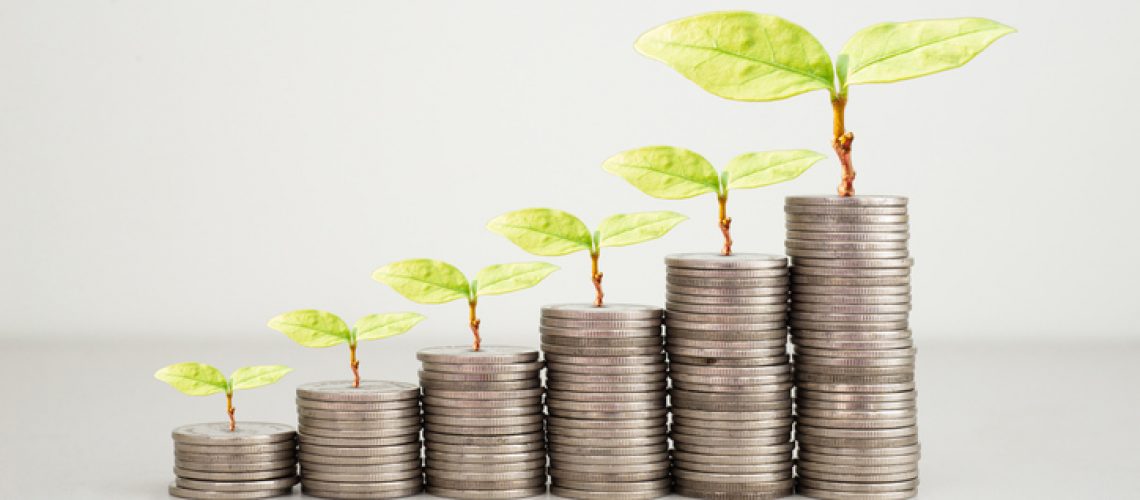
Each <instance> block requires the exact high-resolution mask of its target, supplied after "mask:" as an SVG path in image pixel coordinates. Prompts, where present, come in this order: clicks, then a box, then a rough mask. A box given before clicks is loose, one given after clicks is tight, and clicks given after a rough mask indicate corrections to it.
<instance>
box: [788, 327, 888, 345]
mask: <svg viewBox="0 0 1140 500" xmlns="http://www.w3.org/2000/svg"><path fill="white" fill-rule="evenodd" d="M791 338H792V341H793V342H795V341H796V340H812V341H817V342H818V341H837V342H881V341H887V340H907V339H910V338H911V332H910V330H896V331H890V332H819V331H813V330H792V336H791Z"/></svg>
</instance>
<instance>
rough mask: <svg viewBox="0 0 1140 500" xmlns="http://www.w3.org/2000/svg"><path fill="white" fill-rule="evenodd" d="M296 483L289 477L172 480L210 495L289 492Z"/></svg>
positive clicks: (181, 485) (182, 486) (296, 479)
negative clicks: (243, 479)
mask: <svg viewBox="0 0 1140 500" xmlns="http://www.w3.org/2000/svg"><path fill="white" fill-rule="evenodd" d="M297 482H298V478H297V476H291V477H286V478H281V479H266V480H262V481H237V482H230V481H201V480H198V479H187V478H184V477H179V478H175V479H174V484H175V485H177V486H178V487H179V488H185V489H188V490H198V491H205V492H210V493H229V492H266V491H278V490H290V489H292V488H293V486H294V485H296V484H297Z"/></svg>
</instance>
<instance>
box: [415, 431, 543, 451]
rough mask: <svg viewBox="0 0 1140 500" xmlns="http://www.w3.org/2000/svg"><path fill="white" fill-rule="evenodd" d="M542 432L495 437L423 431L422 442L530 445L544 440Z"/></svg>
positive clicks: (469, 444) (431, 443)
mask: <svg viewBox="0 0 1140 500" xmlns="http://www.w3.org/2000/svg"><path fill="white" fill-rule="evenodd" d="M544 437H545V436H544V435H543V433H542V431H537V432H531V433H520V434H507V435H495V436H464V435H462V434H441V433H438V432H432V431H424V441H425V442H426V443H427V444H428V446H434V445H435V444H449V445H463V446H475V447H481V446H513V445H519V444H528V445H529V444H531V443H534V442H536V441H539V442H541V441H542V440H543V439H544Z"/></svg>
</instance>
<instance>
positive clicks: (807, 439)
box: [796, 434, 918, 451]
mask: <svg viewBox="0 0 1140 500" xmlns="http://www.w3.org/2000/svg"><path fill="white" fill-rule="evenodd" d="M796 442H797V443H799V445H800V449H802V450H807V451H815V450H816V448H814V447H815V446H821V447H830V448H866V449H880V448H898V447H903V446H913V445H917V444H918V436H906V437H898V438H883V439H848V438H829V437H819V436H813V435H808V434H802V435H800V434H797V435H796Z"/></svg>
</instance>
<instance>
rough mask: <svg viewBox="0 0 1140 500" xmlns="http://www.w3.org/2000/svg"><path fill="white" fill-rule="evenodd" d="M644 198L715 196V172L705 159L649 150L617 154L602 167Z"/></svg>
mask: <svg viewBox="0 0 1140 500" xmlns="http://www.w3.org/2000/svg"><path fill="white" fill-rule="evenodd" d="M602 168H604V169H605V170H606V172H609V173H611V174H614V175H617V176H618V177H621V178H622V179H625V180H626V181H628V182H629V183H630V184H633V187H636V188H637V189H640V190H641V191H642V192H644V193H645V194H648V195H649V196H653V197H656V198H664V199H667V200H680V199H683V198H692V197H694V196H697V195H701V194H705V193H715V192H716V191H717V189H718V187H719V185H718V184H717V175H716V169H715V168H713V166H712V164H710V163H709V161H708V160H706V159H705V158H704V157H703V156H701V155H699V154H697V153H694V152H692V151H689V150H687V149H683V148H675V147H672V146H649V147H644V148H638V149H631V150H629V151H624V152H621V153H618V154H616V155H614V156H612V157H610V158H609V159H608V160H606V162H605V163H603V164H602Z"/></svg>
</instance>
